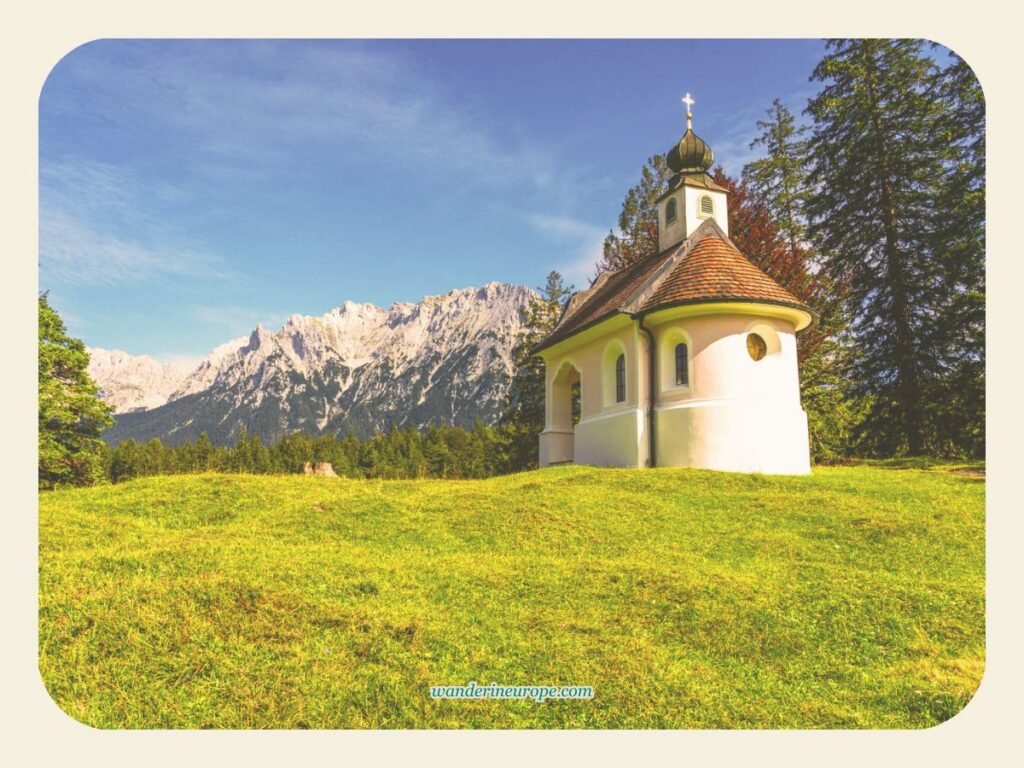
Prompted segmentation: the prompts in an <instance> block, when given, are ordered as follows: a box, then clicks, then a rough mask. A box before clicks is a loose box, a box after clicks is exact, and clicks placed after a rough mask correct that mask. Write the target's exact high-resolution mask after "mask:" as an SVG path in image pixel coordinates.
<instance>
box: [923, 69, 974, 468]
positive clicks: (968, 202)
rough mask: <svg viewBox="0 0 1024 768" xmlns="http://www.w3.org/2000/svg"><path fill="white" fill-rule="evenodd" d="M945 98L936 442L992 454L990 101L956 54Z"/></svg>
mask: <svg viewBox="0 0 1024 768" xmlns="http://www.w3.org/2000/svg"><path fill="white" fill-rule="evenodd" d="M950 55H951V58H952V62H951V63H950V64H949V65H948V66H947V67H946V68H945V69H943V70H942V72H941V75H940V88H939V94H940V95H941V97H942V98H943V100H944V101H945V102H946V103H947V104H949V105H950V111H951V113H952V116H951V119H949V120H948V121H945V122H943V123H942V125H941V130H942V131H943V132H944V143H945V146H946V151H947V156H946V165H947V174H946V176H945V178H944V180H943V185H942V194H941V197H940V199H939V201H938V205H937V208H938V209H939V210H941V211H942V216H941V218H940V220H939V231H938V233H937V234H938V245H937V256H938V257H939V258H940V259H941V260H942V274H943V277H944V280H943V284H944V288H945V295H944V299H943V302H942V303H943V306H944V311H943V313H942V317H941V321H940V322H938V323H935V324H934V326H933V333H934V335H935V338H934V340H933V344H935V345H936V346H939V347H941V348H942V349H943V350H944V351H945V352H946V355H945V356H944V367H943V370H942V376H941V379H940V381H939V383H938V386H937V387H936V389H935V391H934V392H932V393H930V400H931V401H932V402H933V403H934V406H933V408H934V412H935V418H934V419H933V422H934V430H935V441H936V443H937V446H938V449H939V451H941V452H943V453H959V454H967V455H972V456H981V455H984V451H985V96H984V94H983V93H982V90H981V84H980V83H979V82H978V79H977V77H975V75H974V72H973V71H972V70H971V68H970V67H969V66H968V65H967V63H966V62H965V61H964V60H963V59H961V58H959V57H958V56H956V54H950Z"/></svg>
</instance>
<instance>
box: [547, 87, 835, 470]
mask: <svg viewBox="0 0 1024 768" xmlns="http://www.w3.org/2000/svg"><path fill="white" fill-rule="evenodd" d="M683 102H684V103H685V104H686V107H687V112H686V132H685V133H684V134H683V136H682V138H680V139H679V141H678V142H677V143H675V144H673V145H672V146H671V147H670V148H669V150H668V153H667V155H666V162H667V164H668V167H669V168H670V169H671V171H672V172H673V174H674V175H673V176H672V178H671V180H670V181H669V184H668V188H667V189H666V191H665V192H664V194H662V196H661V197H660V198H659V199H658V201H657V213H658V250H657V252H656V253H653V254H651V255H650V256H647V257H645V258H642V259H640V260H639V261H637V262H635V263H633V264H631V265H629V266H627V267H625V268H624V269H621V270H618V271H614V272H603V273H601V274H600V275H598V276H597V277H596V278H595V279H594V281H593V282H592V283H591V285H590V287H589V288H587V289H586V290H583V291H578V292H576V293H574V294H573V295H572V296H571V297H570V299H569V301H568V302H567V303H566V306H565V308H564V309H563V311H562V315H561V317H560V318H559V321H558V323H557V325H556V326H555V328H554V329H553V330H552V331H551V333H550V334H549V335H548V336H547V337H546V338H544V339H543V340H542V341H541V342H540V343H539V344H538V345H537V347H536V348H535V350H534V351H535V352H536V353H537V354H538V355H540V357H541V358H542V359H543V361H544V363H545V425H544V430H543V431H542V432H541V434H540V465H541V466H550V465H553V464H564V463H576V464H591V465H598V466H618V467H658V466H672V467H700V468H705V469H716V470H725V471H733V472H762V473H766V474H806V473H808V472H810V452H809V446H808V438H807V434H808V433H807V415H806V414H805V413H804V410H803V408H802V407H801V404H800V385H799V375H798V368H797V339H796V336H797V333H799V332H800V331H802V330H804V329H805V328H807V327H808V326H810V325H811V324H812V323H813V322H815V320H816V314H815V312H814V310H813V309H811V308H810V307H808V306H806V305H805V304H804V303H803V302H802V301H800V299H798V298H797V297H796V296H794V295H793V294H792V293H790V292H789V291H787V290H786V289H785V288H783V287H782V286H781V285H779V284H778V283H777V282H776V281H775V280H773V279H772V278H771V277H769V276H768V275H767V274H766V273H765V272H764V271H762V270H761V269H759V268H758V267H757V266H755V265H754V264H753V263H752V262H751V261H750V260H749V259H747V258H746V257H745V256H744V255H743V254H742V253H740V252H739V250H738V249H737V248H736V246H735V245H734V244H733V242H732V241H731V240H730V239H729V217H728V211H729V199H728V193H727V191H726V190H725V189H724V188H722V187H721V186H720V185H718V184H716V183H715V182H714V180H713V179H712V178H711V176H709V175H708V169H710V168H711V165H712V162H713V160H714V155H713V153H712V151H711V147H710V146H708V144H707V143H705V142H704V140H703V139H701V138H700V137H699V136H697V134H695V133H694V132H693V114H692V111H691V107H692V105H693V104H694V103H695V102H694V101H693V99H691V98H690V95H689V94H687V95H686V98H685V99H683Z"/></svg>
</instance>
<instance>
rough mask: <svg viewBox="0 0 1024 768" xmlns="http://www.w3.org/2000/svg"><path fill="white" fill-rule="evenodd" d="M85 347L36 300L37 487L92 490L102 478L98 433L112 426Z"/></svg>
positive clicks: (47, 306) (44, 297)
mask: <svg viewBox="0 0 1024 768" xmlns="http://www.w3.org/2000/svg"><path fill="white" fill-rule="evenodd" d="M88 366H89V355H88V353H87V352H86V351H85V345H84V344H83V343H82V342H81V341H79V340H78V339H74V338H71V337H70V336H68V335H67V330H66V329H65V327H64V323H63V321H62V320H61V319H60V316H59V315H58V314H57V312H56V311H55V310H54V309H53V308H52V307H51V306H50V304H49V302H48V300H47V295H46V294H45V293H43V294H41V295H40V296H39V487H40V488H44V489H52V488H56V487H59V486H62V485H92V484H93V483H96V482H99V481H101V480H102V479H103V477H104V472H103V470H104V451H103V443H102V441H101V440H100V433H101V432H102V431H103V430H104V429H105V428H107V427H109V426H111V425H112V424H113V423H114V419H113V416H112V412H111V409H110V407H109V406H107V405H106V404H105V403H103V402H102V401H101V400H100V399H99V393H98V390H97V388H96V384H95V383H94V382H93V380H92V378H90V376H89V373H88V371H87V370H86V369H87V368H88Z"/></svg>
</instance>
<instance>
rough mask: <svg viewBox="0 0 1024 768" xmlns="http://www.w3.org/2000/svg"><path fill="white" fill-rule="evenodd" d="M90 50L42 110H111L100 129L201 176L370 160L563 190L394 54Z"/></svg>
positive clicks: (238, 45) (282, 44) (516, 146)
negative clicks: (121, 132) (155, 142)
mask: <svg viewBox="0 0 1024 768" xmlns="http://www.w3.org/2000/svg"><path fill="white" fill-rule="evenodd" d="M93 45H96V46H108V47H107V48H102V47H100V48H97V49H96V50H94V51H83V53H88V54H89V55H80V56H78V57H77V58H76V56H75V55H72V57H70V58H69V59H68V60H67V61H66V62H65V67H66V70H67V71H66V72H65V73H64V74H65V78H64V81H65V82H67V83H76V84H78V85H79V86H80V87H79V89H78V90H77V91H76V90H75V89H72V88H67V87H64V88H62V89H61V91H60V92H59V93H54V94H50V93H49V92H47V91H44V100H45V99H47V98H49V97H51V96H52V98H53V100H54V101H59V102H60V103H58V104H55V105H54V107H55V109H64V110H67V111H68V112H70V113H74V112H76V111H80V110H82V109H85V110H89V109H90V106H89V105H88V104H86V103H84V101H83V100H85V99H87V98H92V99H95V100H98V101H100V102H101V103H103V104H105V105H111V109H113V110H114V113H113V114H109V115H105V118H106V119H109V120H110V121H111V122H112V123H113V124H115V125H118V126H127V127H129V128H130V127H131V126H133V125H144V126H146V127H147V129H148V130H150V131H154V132H156V133H157V134H163V135H164V136H165V138H166V140H167V142H168V149H169V150H170V151H171V152H175V153H177V154H180V155H181V157H182V159H183V161H185V162H191V163H193V164H194V165H195V170H196V172H197V173H201V174H204V175H207V176H221V175H225V174H236V173H239V174H259V172H260V169H261V168H263V167H267V166H274V165H278V164H281V163H288V164H289V165H295V164H296V160H297V158H300V157H305V158H309V157H313V156H316V155H320V156H323V153H324V152H329V151H330V150H331V149H332V148H333V149H334V150H339V149H344V150H345V155H346V156H349V157H352V156H358V153H359V150H360V149H362V150H365V151H369V152H372V153H373V163H374V164H375V165H378V166H380V167H389V166H391V167H395V168H401V169H402V170H403V171H405V172H410V171H430V170H432V169H437V168H439V167H443V168H445V169H447V170H448V171H451V170H458V171H462V172H464V173H465V175H466V176H467V177H469V178H471V179H472V180H473V181H475V182H477V183H484V184H491V185H493V184H507V183H525V184H530V185H533V186H535V187H538V188H544V187H548V186H551V185H554V184H558V183H561V182H560V181H559V180H558V175H559V174H556V173H554V172H553V169H552V161H551V158H550V156H549V155H548V153H547V152H546V151H545V150H544V149H542V148H541V147H538V146H535V145H532V144H531V143H530V142H529V141H527V140H526V139H524V138H522V137H521V136H517V135H516V132H515V130H514V127H510V129H509V130H507V131H503V132H502V135H498V134H497V133H496V132H495V128H494V127H487V121H485V120H483V119H482V114H481V112H482V110H481V109H480V108H478V107H477V106H476V105H474V103H473V101H472V98H471V97H470V96H468V95H467V94H464V93H460V94H456V93H452V92H449V91H448V90H447V89H446V88H445V85H444V83H443V82H440V81H438V79H436V78H433V79H432V78H430V77H428V76H426V75H425V74H423V73H422V72H421V71H420V70H419V67H418V65H417V63H416V62H415V61H414V60H412V59H411V58H410V57H409V56H408V55H406V54H404V53H399V52H397V51H394V50H382V49H379V48H378V49H373V50H371V49H370V48H369V47H368V46H366V45H364V44H362V43H360V42H359V41H344V44H340V43H339V44H329V43H324V44H315V43H314V44H310V43H309V42H308V41H274V40H265V41H263V40H252V41H232V42H231V44H230V45H228V44H217V43H212V44H211V43H210V41H176V42H174V43H169V42H167V41H160V42H154V41H134V42H131V43H129V42H124V41H121V42H119V43H118V44H116V45H113V44H111V42H110V41H100V42H99V43H95V44H93ZM154 46H159V55H152V54H153V47H154ZM86 94H88V95H86ZM154 94H159V98H154ZM126 130H127V128H126ZM185 150H187V151H185Z"/></svg>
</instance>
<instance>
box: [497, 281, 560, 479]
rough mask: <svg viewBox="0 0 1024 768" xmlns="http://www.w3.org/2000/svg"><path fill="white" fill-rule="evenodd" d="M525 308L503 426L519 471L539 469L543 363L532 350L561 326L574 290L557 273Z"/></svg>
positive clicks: (509, 449) (514, 355)
mask: <svg viewBox="0 0 1024 768" xmlns="http://www.w3.org/2000/svg"><path fill="white" fill-rule="evenodd" d="M538 290H539V294H538V295H537V296H536V297H532V298H531V299H530V301H529V302H528V303H527V305H526V310H525V317H524V320H523V326H522V331H521V333H520V336H519V339H518V340H517V342H516V345H515V347H514V348H513V350H512V362H513V365H514V367H515V374H514V375H513V378H512V382H511V384H510V386H509V393H508V400H507V402H506V406H505V410H504V412H503V414H502V416H501V418H500V420H499V421H500V423H501V424H502V425H503V426H504V427H505V428H506V429H507V431H508V432H507V434H508V440H509V448H508V454H509V456H511V460H512V466H511V467H510V469H512V470H519V469H527V468H530V467H536V466H537V463H538V460H539V457H538V443H537V436H538V435H539V434H540V432H541V430H542V429H544V363H543V361H542V360H541V359H540V358H539V357H537V356H536V355H535V354H533V348H534V347H536V346H537V344H539V343H540V341H541V340H542V339H543V338H544V337H545V336H547V335H548V334H549V333H550V332H551V331H552V330H553V329H554V327H555V325H556V324H557V323H558V319H559V317H561V315H562V309H563V307H564V305H565V302H566V300H567V299H568V298H569V295H570V294H571V293H572V286H569V287H566V286H565V285H564V284H563V283H562V276H561V275H560V274H558V272H555V271H552V272H549V273H548V277H547V281H546V282H545V284H544V287H543V288H540V289H538Z"/></svg>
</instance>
